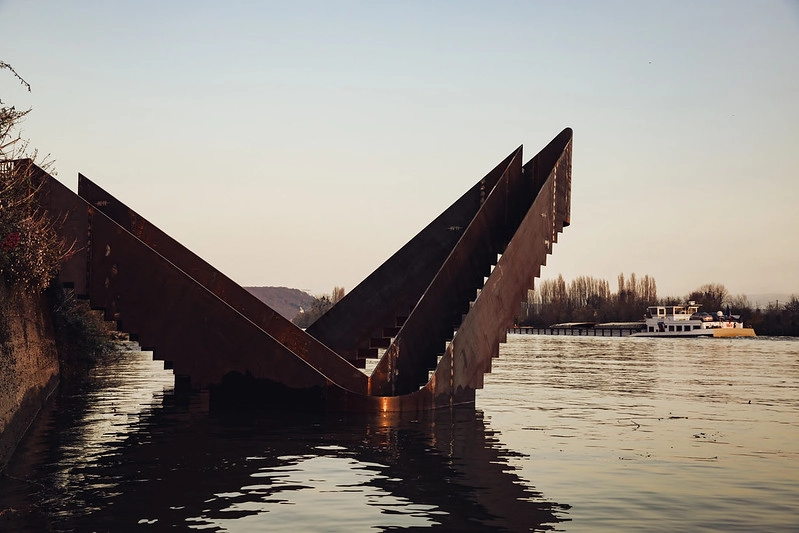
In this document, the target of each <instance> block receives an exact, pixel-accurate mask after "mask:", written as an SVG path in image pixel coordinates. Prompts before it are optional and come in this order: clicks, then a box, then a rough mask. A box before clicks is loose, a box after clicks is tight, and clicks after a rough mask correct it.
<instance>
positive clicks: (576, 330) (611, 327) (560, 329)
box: [508, 322, 645, 337]
mask: <svg viewBox="0 0 799 533" xmlns="http://www.w3.org/2000/svg"><path fill="white" fill-rule="evenodd" d="M644 328H645V325H644V323H643V322H641V323H638V322H630V323H614V324H593V323H590V322H589V323H580V324H555V325H552V326H546V327H542V326H514V327H512V328H510V329H508V333H516V334H520V335H570V336H574V337H627V336H629V335H632V334H633V333H639V332H641V331H644Z"/></svg>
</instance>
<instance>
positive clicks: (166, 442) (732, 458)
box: [0, 335, 799, 533]
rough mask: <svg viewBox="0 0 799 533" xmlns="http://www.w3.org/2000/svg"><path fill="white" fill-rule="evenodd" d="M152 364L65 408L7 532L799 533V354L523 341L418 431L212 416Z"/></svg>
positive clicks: (118, 364)
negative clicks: (457, 403)
mask: <svg viewBox="0 0 799 533" xmlns="http://www.w3.org/2000/svg"><path fill="white" fill-rule="evenodd" d="M151 356H152V354H151V353H149V352H141V351H139V350H138V347H137V346H136V345H135V344H133V343H125V344H123V345H122V346H121V347H120V351H119V352H117V353H115V354H113V355H112V356H109V357H108V360H107V361H104V364H103V365H101V366H99V367H97V368H96V369H95V370H94V371H93V372H92V375H91V378H90V379H89V380H88V381H87V382H86V383H85V384H83V385H82V386H81V387H78V388H75V389H74V390H62V391H60V392H59V393H58V394H57V396H56V397H55V398H53V400H52V402H51V403H50V405H49V406H48V407H47V408H46V409H45V410H44V411H43V412H42V413H41V415H40V416H39V418H38V419H37V421H36V422H35V423H34V425H33V427H32V428H31V430H30V432H29V433H28V435H27V436H26V438H25V440H23V442H22V443H21V444H20V446H19V448H18V450H17V453H16V455H15V456H14V458H13V459H12V461H11V463H10V465H9V467H8V468H7V469H6V472H5V473H4V475H3V476H2V478H0V531H15V532H20V533H23V532H39V531H77V532H84V531H87V532H88V531H97V532H105V531H109V532H116V531H164V530H170V531H184V530H188V531H191V530H202V531H230V532H244V531H292V532H303V531H342V532H344V531H346V532H357V531H430V530H432V531H545V530H555V531H567V532H589V531H590V532H605V531H606V532H611V531H613V532H616V531H653V532H657V531H663V532H666V531H668V532H674V531H719V532H721V531H724V532H730V531H747V532H750V531H769V532H780V531H793V532H796V531H799V389H798V388H797V385H799V340H795V339H775V338H756V339H645V338H629V337H624V338H603V337H560V336H536V335H509V336H508V342H507V343H506V344H504V345H502V347H501V350H500V357H499V358H498V359H496V360H494V366H493V371H492V373H491V374H488V375H487V376H486V380H485V388H484V389H482V390H480V391H478V395H477V402H476V406H475V407H474V408H468V409H457V410H455V411H454V412H450V411H442V412H436V413H433V414H430V415H429V416H425V417H418V418H410V419H408V418H405V419H403V418H393V417H383V416H370V417H365V416H354V415H341V414H337V415H334V414H309V413H303V412H293V411H292V410H290V409H287V408H280V409H273V410H271V411H269V412H264V411H263V410H262V411H258V412H231V411H225V412H218V411H216V410H211V411H209V409H208V400H207V397H206V396H205V395H203V394H192V395H185V394H175V393H174V392H173V390H172V376H171V374H170V373H169V372H167V371H164V370H162V364H161V363H160V362H154V361H152V360H151Z"/></svg>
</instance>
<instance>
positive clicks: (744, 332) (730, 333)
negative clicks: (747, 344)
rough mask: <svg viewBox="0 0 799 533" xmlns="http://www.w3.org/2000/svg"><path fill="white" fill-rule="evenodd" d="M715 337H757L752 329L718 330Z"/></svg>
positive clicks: (715, 330)
mask: <svg viewBox="0 0 799 533" xmlns="http://www.w3.org/2000/svg"><path fill="white" fill-rule="evenodd" d="M713 337H757V335H755V330H753V329H752V328H716V329H714V330H713Z"/></svg>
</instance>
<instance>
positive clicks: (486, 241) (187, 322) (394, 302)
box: [38, 129, 572, 411]
mask: <svg viewBox="0 0 799 533" xmlns="http://www.w3.org/2000/svg"><path fill="white" fill-rule="evenodd" d="M571 146H572V133H571V130H570V129H566V130H564V131H563V132H562V133H561V134H559V135H558V136H557V137H556V138H555V139H554V140H553V141H552V142H551V143H550V144H549V145H547V146H546V147H545V148H544V149H543V150H542V151H541V152H539V154H538V155H536V156H535V157H534V158H533V159H531V160H530V161H528V162H527V163H526V164H522V149H521V147H520V148H518V149H517V150H515V151H514V152H513V153H511V154H510V155H509V156H508V157H507V158H505V160H503V161H502V162H501V163H500V164H499V165H497V167H496V168H494V169H493V170H492V171H491V172H489V173H488V174H487V175H486V176H485V177H484V178H483V179H481V180H480V181H478V182H477V183H476V184H475V185H474V186H473V187H472V188H470V189H469V190H468V191H467V192H466V193H465V194H464V195H463V196H461V197H460V198H459V199H458V200H457V201H456V202H455V203H453V204H452V205H451V206H450V207H449V208H448V209H447V210H445V211H444V212H443V213H442V214H441V215H439V216H438V217H437V218H436V219H435V220H434V221H433V222H431V223H430V224H429V225H428V226H427V227H426V228H425V229H423V230H422V231H421V232H420V233H419V234H418V235H416V236H415V237H414V238H413V239H411V241H409V242H408V243H407V244H406V245H405V246H403V247H402V248H401V249H400V250H399V251H398V252H397V253H395V254H394V255H393V256H392V257H391V258H389V259H388V260H387V261H386V262H385V263H384V264H383V265H381V266H380V267H379V268H378V269H377V270H376V271H375V272H374V273H372V274H371V275H370V276H369V277H367V278H366V279H365V280H364V281H363V282H362V283H361V284H359V285H358V286H357V287H356V288H355V289H353V290H352V291H351V292H350V293H349V294H348V295H346V296H345V297H344V298H343V299H342V300H341V301H340V302H338V303H337V304H336V305H335V306H334V307H333V308H332V309H331V310H330V311H329V312H328V313H326V314H325V315H324V316H322V317H321V318H320V319H319V320H318V321H317V322H316V323H314V324H312V325H311V326H310V327H309V328H308V329H307V330H306V331H303V330H301V329H299V328H297V327H296V326H294V325H293V324H291V322H289V321H288V320H286V319H285V318H283V317H282V316H280V315H279V314H278V313H276V312H275V311H274V310H273V309H271V308H270V307H268V306H267V305H265V304H263V303H262V302H261V301H260V300H258V299H257V298H255V297H254V296H252V295H251V294H250V293H249V292H248V291H246V290H245V289H243V288H241V287H240V286H238V285H237V284H236V283H235V282H233V281H232V280H230V279H229V278H227V277H226V276H224V275H223V274H222V273H220V272H219V271H217V270H216V269H214V268H213V267H212V266H211V265H209V264H208V263H206V262H205V261H203V260H202V259H200V258H199V257H197V256H196V255H195V254H193V253H192V252H191V251H189V250H188V249H186V248H185V247H183V246H182V245H181V244H180V243H178V242H177V241H175V240H174V239H172V238H171V237H169V236H168V235H167V234H166V233H164V232H163V231H161V230H159V229H158V228H157V227H156V226H154V225H153V224H152V223H150V222H149V221H147V220H145V219H144V218H143V217H141V216H140V215H138V214H137V213H136V212H134V211H133V210H132V209H130V208H128V207H127V206H126V205H124V204H123V203H122V202H120V201H119V200H118V199H116V198H114V197H113V196H112V195H110V194H109V193H107V192H106V191H104V190H103V189H102V188H100V187H99V186H97V185H96V184H95V183H93V182H92V181H91V180H89V179H88V178H86V177H85V176H82V175H81V176H79V186H78V194H75V193H73V192H72V191H70V190H69V189H67V188H66V187H64V186H63V185H61V184H60V183H59V182H58V181H56V180H54V179H52V178H51V177H50V176H49V175H47V174H46V173H44V172H41V171H40V172H39V173H38V175H39V176H40V179H41V180H42V181H43V187H42V189H41V191H40V203H41V204H42V206H43V207H45V208H46V209H47V210H48V211H49V212H50V213H51V214H52V216H53V217H54V220H58V221H59V222H61V221H63V223H62V224H61V233H62V236H63V237H64V239H66V240H68V241H69V242H75V245H76V249H78V250H80V252H79V253H76V254H75V255H73V256H72V257H71V258H69V259H68V260H67V261H65V262H64V265H63V268H62V271H61V275H60V278H61V280H62V281H63V282H66V283H69V284H71V285H72V286H74V288H75V291H76V292H77V293H78V294H79V295H84V296H85V297H87V298H88V299H89V301H90V302H91V305H92V306H93V307H94V308H98V309H104V310H105V314H106V317H107V318H108V319H112V320H115V321H116V322H117V324H118V326H119V329H120V330H121V331H125V332H128V333H131V334H132V335H134V336H135V337H136V338H137V339H138V340H139V342H140V343H141V345H142V346H143V347H144V348H148V349H152V350H153V352H154V356H155V357H156V358H159V359H163V360H164V361H165V364H166V365H167V366H169V367H171V368H173V369H174V372H175V374H176V376H182V377H183V378H184V381H186V382H190V383H191V386H192V387H195V388H197V387H200V388H202V387H214V386H217V385H219V384H223V383H224V382H225V380H227V379H229V378H231V376H234V377H235V376H238V377H246V380H247V382H248V383H250V384H255V385H257V386H259V387H262V388H264V389H265V390H267V391H268V395H269V396H270V397H271V398H273V399H274V398H288V397H291V398H295V397H298V394H301V395H304V396H309V397H313V398H315V399H316V400H319V401H322V402H324V403H325V404H326V405H327V406H328V407H330V408H338V409H354V410H382V411H408V410H419V409H430V408H436V407H444V406H448V405H453V404H456V403H465V402H471V401H474V391H475V389H476V388H480V387H482V384H483V374H484V373H485V372H488V371H490V369H491V359H492V358H493V357H496V356H497V355H498V353H499V343H500V342H503V341H504V340H505V332H506V330H507V327H508V326H509V325H510V324H511V321H512V319H513V314H514V313H515V312H516V311H517V308H518V305H519V302H520V301H521V300H522V299H523V298H524V295H525V292H526V290H527V289H528V288H531V287H532V284H533V279H534V277H536V276H538V274H539V272H540V267H541V265H543V264H545V261H546V255H547V254H548V253H551V250H552V244H553V243H554V242H555V241H556V239H557V234H558V233H559V232H560V231H562V229H563V227H564V226H565V225H568V223H569V203H570V191H571ZM381 350H383V354H382V357H381V359H380V360H379V362H378V363H377V366H376V367H375V370H374V372H373V373H372V375H371V376H369V377H367V376H366V375H365V374H364V373H363V372H362V371H360V370H358V369H359V368H363V367H364V363H365V360H366V359H367V358H369V357H372V358H374V357H377V356H378V354H379V353H380V351H381ZM235 383H237V384H242V383H244V382H243V381H241V380H238V381H235Z"/></svg>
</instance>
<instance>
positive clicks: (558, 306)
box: [516, 273, 799, 336]
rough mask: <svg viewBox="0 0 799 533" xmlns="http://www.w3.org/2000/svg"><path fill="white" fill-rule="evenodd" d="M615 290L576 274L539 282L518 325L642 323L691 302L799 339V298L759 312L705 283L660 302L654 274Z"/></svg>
mask: <svg viewBox="0 0 799 533" xmlns="http://www.w3.org/2000/svg"><path fill="white" fill-rule="evenodd" d="M616 281H617V284H616V287H617V288H616V291H615V292H613V291H612V290H611V288H610V283H609V282H608V281H607V280H604V279H598V278H594V277H591V276H579V277H577V278H575V279H573V280H571V281H570V282H568V283H567V282H566V280H564V279H563V276H562V275H558V277H557V279H547V280H541V281H540V282H539V283H538V284H537V286H536V288H535V289H534V290H530V291H528V293H527V300H526V301H525V302H522V304H521V308H520V312H519V316H518V317H517V319H516V324H517V325H523V326H537V327H546V326H550V325H552V324H559V323H564V322H632V321H639V320H642V319H643V314H644V311H645V310H646V308H647V307H648V306H650V305H673V304H682V303H686V302H688V301H695V302H696V303H698V304H701V305H702V310H703V311H707V312H709V313H715V312H716V311H724V312H725V313H726V312H727V310H728V309H729V311H730V313H731V314H734V315H740V317H741V320H743V322H744V323H745V324H746V325H747V326H751V327H753V328H754V329H755V332H756V333H757V334H758V335H791V336H799V299H798V298H797V297H796V296H792V297H791V298H790V299H789V300H788V301H787V302H784V303H783V304H780V303H779V302H772V303H769V304H768V305H767V306H765V307H763V308H761V307H757V306H755V305H753V304H752V303H751V302H750V301H749V299H748V298H747V297H746V296H745V295H731V294H730V293H729V292H728V291H727V289H726V287H724V285H722V284H720V283H706V284H705V285H702V286H700V287H698V288H696V289H694V290H693V291H691V292H689V293H688V294H687V295H685V296H684V297H674V296H667V297H662V298H659V297H658V295H657V284H656V283H655V279H654V278H653V277H652V276H649V275H644V276H641V277H639V276H636V274H635V273H632V274H630V275H629V276H625V275H624V274H623V273H622V274H619V276H618V278H617V280H616Z"/></svg>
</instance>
